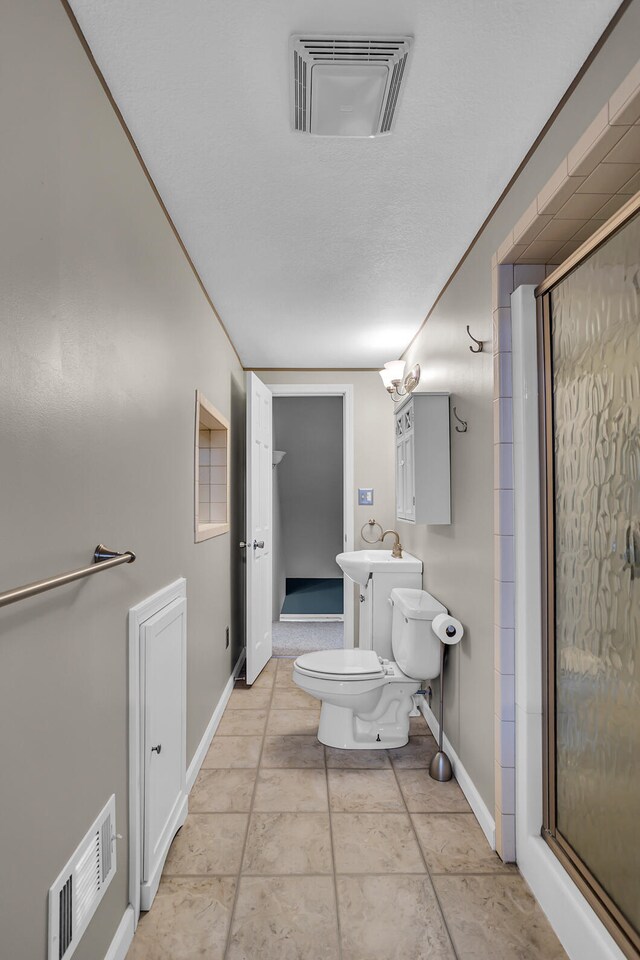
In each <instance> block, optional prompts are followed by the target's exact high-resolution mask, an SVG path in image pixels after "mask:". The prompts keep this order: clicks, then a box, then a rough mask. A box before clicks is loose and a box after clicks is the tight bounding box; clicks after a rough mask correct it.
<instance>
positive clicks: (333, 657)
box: [294, 647, 386, 681]
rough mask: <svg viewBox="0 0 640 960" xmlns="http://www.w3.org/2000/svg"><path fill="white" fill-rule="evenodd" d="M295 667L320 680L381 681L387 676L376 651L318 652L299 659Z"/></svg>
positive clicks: (355, 649)
mask: <svg viewBox="0 0 640 960" xmlns="http://www.w3.org/2000/svg"><path fill="white" fill-rule="evenodd" d="M294 667H295V669H296V670H298V671H299V672H300V673H301V674H303V675H304V676H307V677H315V678H317V679H318V680H331V679H335V680H349V681H359V680H380V679H384V678H385V676H386V674H385V670H384V667H383V665H382V664H381V663H380V660H379V659H378V655H377V653H376V652H375V650H360V649H359V648H357V647H354V648H352V649H346V650H316V651H315V652H314V653H304V654H303V655H302V656H301V657H298V658H297V659H296V661H295V663H294Z"/></svg>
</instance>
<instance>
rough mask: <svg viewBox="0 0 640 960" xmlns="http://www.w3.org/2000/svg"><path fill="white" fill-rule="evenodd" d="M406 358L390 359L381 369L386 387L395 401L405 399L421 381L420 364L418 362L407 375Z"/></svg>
mask: <svg viewBox="0 0 640 960" xmlns="http://www.w3.org/2000/svg"><path fill="white" fill-rule="evenodd" d="M405 366H406V364H405V362H404V360H390V361H389V362H388V363H385V365H384V367H383V369H382V370H381V371H380V376H381V377H382V382H383V383H384V386H385V389H386V391H387V393H388V394H389V396H390V397H391V399H392V400H393V402H394V403H398V402H399V401H400V400H403V399H404V398H405V397H406V396H407V395H408V394H410V393H411V392H412V391H413V390H415V388H416V387H417V386H418V384H419V383H420V364H418V363H416V364H415V365H414V366H413V367H411V369H410V370H409V373H408V374H407V375H406V376H405V373H404V370H405Z"/></svg>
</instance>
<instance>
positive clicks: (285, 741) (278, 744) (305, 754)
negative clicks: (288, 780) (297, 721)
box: [260, 736, 324, 768]
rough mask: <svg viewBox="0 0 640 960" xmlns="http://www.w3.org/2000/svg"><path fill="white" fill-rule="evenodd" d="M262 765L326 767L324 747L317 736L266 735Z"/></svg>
mask: <svg viewBox="0 0 640 960" xmlns="http://www.w3.org/2000/svg"><path fill="white" fill-rule="evenodd" d="M260 766H261V767H306V768H310V767H322V768H324V747H323V746H322V744H321V743H320V742H319V741H318V738H317V737H311V736H307V737H300V736H290V737H287V736H280V737H265V741H264V750H263V751H262V760H261V761H260Z"/></svg>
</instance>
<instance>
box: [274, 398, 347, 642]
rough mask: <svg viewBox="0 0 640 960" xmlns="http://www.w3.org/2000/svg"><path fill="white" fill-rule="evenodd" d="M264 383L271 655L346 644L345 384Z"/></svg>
mask: <svg viewBox="0 0 640 960" xmlns="http://www.w3.org/2000/svg"><path fill="white" fill-rule="evenodd" d="M269 387H270V389H271V391H272V393H273V472H272V501H273V524H272V538H273V539H272V543H273V607H272V620H273V623H272V631H273V655H274V656H281V657H286V656H298V655H300V654H301V653H304V652H307V651H311V650H322V649H332V648H339V647H343V646H345V645H347V646H350V645H352V643H353V640H352V626H351V625H352V623H353V612H352V611H353V598H352V593H351V591H350V590H349V587H348V585H347V587H346V588H345V582H344V577H343V574H342V571H341V570H340V568H339V567H338V565H337V564H336V562H335V558H336V555H337V554H338V553H341V552H342V551H344V550H345V549H349V548H350V543H352V539H353V533H352V525H353V521H352V514H353V510H352V504H350V503H349V499H350V495H351V490H352V484H351V482H349V484H348V485H347V482H346V478H347V474H348V473H350V472H352V465H351V462H350V461H351V456H352V454H351V448H350V445H349V442H348V437H347V432H348V430H349V425H350V420H351V412H350V409H347V408H348V407H349V406H350V399H351V398H350V388H347V387H341V386H336V385H334V384H328V385H323V384H319V385H318V384H314V385H305V386H304V388H302V387H301V386H299V385H297V386H296V385H282V384H277V385H275V384H274V385H269ZM351 447H352V445H351ZM345 640H346V644H345Z"/></svg>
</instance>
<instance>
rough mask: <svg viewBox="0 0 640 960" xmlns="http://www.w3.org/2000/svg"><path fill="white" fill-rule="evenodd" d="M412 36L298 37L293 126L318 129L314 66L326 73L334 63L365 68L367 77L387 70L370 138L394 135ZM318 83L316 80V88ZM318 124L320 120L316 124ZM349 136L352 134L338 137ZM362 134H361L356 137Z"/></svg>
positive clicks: (293, 44)
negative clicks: (374, 70) (315, 116)
mask: <svg viewBox="0 0 640 960" xmlns="http://www.w3.org/2000/svg"><path fill="white" fill-rule="evenodd" d="M411 43H412V40H411V37H328V36H319V37H313V36H311V37H310V36H305V35H304V34H297V35H295V36H293V37H291V39H290V41H289V46H290V50H291V51H292V53H293V58H292V73H291V125H292V127H293V129H294V130H297V131H298V132H300V133H312V134H313V133H317V132H320V133H323V132H324V131H322V130H320V131H318V130H317V127H316V129H315V130H314V117H313V113H312V104H314V103H315V101H314V67H318V66H320V67H321V68H322V70H323V71H325V73H324V74H323V78H326V70H327V69H329V68H330V67H331V65H332V64H334V65H335V66H336V67H337V68H339V67H340V66H345V65H348V66H350V67H360V68H362V74H363V78H364V77H365V76H366V72H367V71H370V70H371V69H375V68H377V69H378V70H379V69H380V67H381V66H382V67H386V68H387V71H388V76H387V80H386V84H385V88H384V93H383V95H382V97H381V100H380V105H379V113H378V119H377V123H376V125H375V129H374V131H373V132H372V133H371V134H367V135H369V136H380V135H384V134H389V133H391V131H392V129H393V125H394V121H395V118H396V113H397V106H398V100H399V97H400V93H401V91H402V89H403V82H404V79H405V73H406V65H407V59H408V57H409V51H410V48H411ZM317 84H318V81H316V86H317ZM316 122H317V121H316ZM330 135H331V134H330ZM335 135H338V136H341V135H342V136H349V135H351V134H341V133H339V134H335ZM354 135H356V136H357V135H360V134H354Z"/></svg>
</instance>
